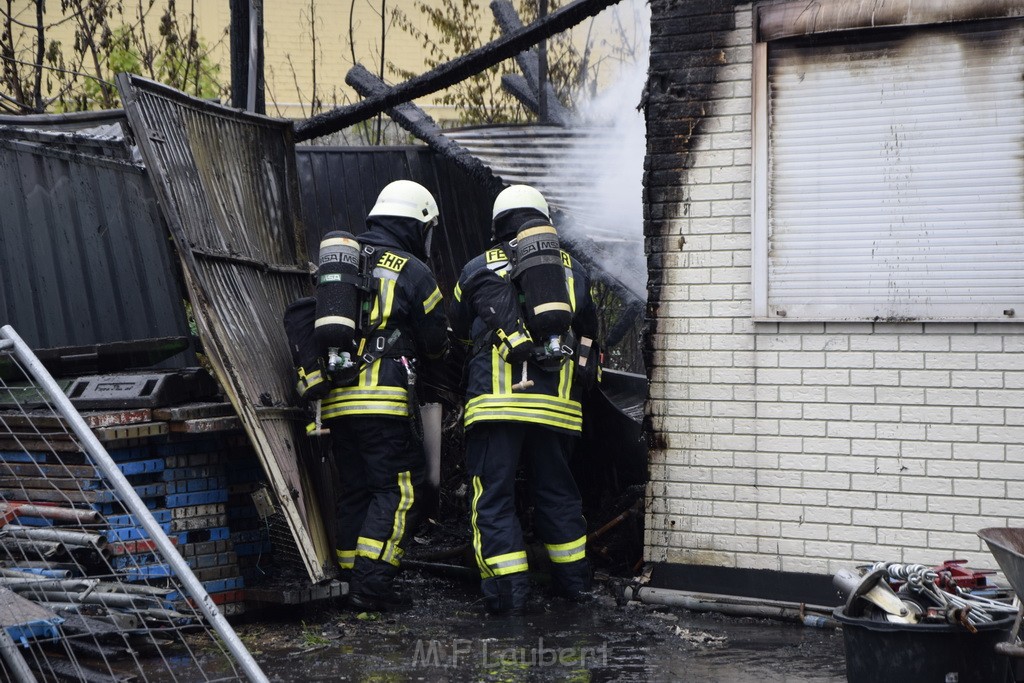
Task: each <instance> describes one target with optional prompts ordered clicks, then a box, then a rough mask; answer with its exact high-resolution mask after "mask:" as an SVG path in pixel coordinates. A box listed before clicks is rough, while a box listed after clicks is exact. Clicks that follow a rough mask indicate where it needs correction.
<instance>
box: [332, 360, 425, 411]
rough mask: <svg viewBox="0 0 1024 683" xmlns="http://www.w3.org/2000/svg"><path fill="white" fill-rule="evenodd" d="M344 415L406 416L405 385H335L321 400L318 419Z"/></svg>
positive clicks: (406, 399)
mask: <svg viewBox="0 0 1024 683" xmlns="http://www.w3.org/2000/svg"><path fill="white" fill-rule="evenodd" d="M373 365H377V363H374V364H373ZM345 415H386V416H388V417H408V415H409V404H408V395H407V391H406V389H405V387H390V386H354V387H337V388H336V389H333V390H332V391H331V393H330V394H329V395H328V396H327V398H325V399H323V401H321V403H320V419H322V420H330V419H333V418H336V417H342V416H345Z"/></svg>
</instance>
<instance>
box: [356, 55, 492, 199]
mask: <svg viewBox="0 0 1024 683" xmlns="http://www.w3.org/2000/svg"><path fill="white" fill-rule="evenodd" d="M345 82H346V83H348V84H349V85H350V86H352V87H353V88H355V91H356V92H358V93H359V94H360V95H362V96H363V97H366V98H370V97H379V96H381V95H384V94H385V93H386V92H387V91H388V90H390V86H388V85H387V84H386V83H385V82H384V81H382V80H380V79H379V78H378V77H377V76H376V75H375V74H372V73H370V71H369V70H368V69H366V68H365V67H363V66H362V65H361V64H356V65H355V66H354V67H352V68H351V69H349V71H348V73H347V74H346V75H345ZM387 115H388V116H390V117H391V120H392V121H394V122H395V123H397V124H398V125H400V126H401V127H402V128H404V129H406V130H407V131H409V132H410V133H412V134H413V135H415V136H416V137H417V138H419V139H420V140H423V141H424V142H425V143H427V145H428V146H429V147H430V148H431V149H433V150H435V151H437V152H438V153H440V154H443V155H444V156H445V157H447V158H448V159H450V160H451V161H452V162H453V163H454V164H455V165H456V166H458V167H459V168H461V169H462V170H463V171H465V172H466V173H467V174H469V176H470V177H471V178H472V179H473V180H475V181H476V182H478V183H480V185H481V186H483V187H484V188H486V190H487V191H488V192H489V193H490V195H491V197H494V196H496V195H497V194H498V193H499V192H501V191H502V189H504V187H505V183H504V182H502V180H501V179H500V178H498V177H497V176H495V175H494V173H492V172H491V169H490V168H488V167H487V166H485V165H484V164H483V162H481V161H480V160H479V159H477V158H476V157H475V156H473V155H472V154H470V153H469V150H467V149H466V148H465V147H463V146H462V145H460V144H459V143H457V142H455V141H454V140H452V139H451V138H448V137H445V135H444V133H443V132H442V130H441V127H440V126H438V125H437V123H436V122H435V121H434V119H432V118H430V115H429V114H427V113H426V112H425V111H423V110H422V109H420V108H419V107H417V106H416V105H415V104H412V103H410V102H406V103H403V104H398V105H395V106H393V107H390V108H388V109H387Z"/></svg>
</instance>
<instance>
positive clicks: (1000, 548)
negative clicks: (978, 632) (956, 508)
mask: <svg viewBox="0 0 1024 683" xmlns="http://www.w3.org/2000/svg"><path fill="white" fill-rule="evenodd" d="M978 536H980V537H981V538H982V540H983V541H985V543H987V544H988V549H989V550H990V551H991V552H992V555H993V557H995V558H996V562H997V563H999V568H1000V569H1002V570H1003V574H1005V575H1006V580H1007V581H1009V582H1010V587H1011V588H1013V592H1014V593H1016V594H1017V599H1018V602H1020V606H1019V607H1018V608H1017V620H1016V621H1014V622H1013V630H1012V631H1010V640H1008V641H1007V642H1005V643H998V644H996V652H998V653H999V654H1001V655H1005V656H1007V657H1020V658H1024V645H1021V644H1020V643H1019V642H1017V633H1018V632H1019V631H1020V623H1021V617H1022V616H1024V528H1016V527H1010V528H1000V527H989V528H987V529H982V530H981V531H979V532H978Z"/></svg>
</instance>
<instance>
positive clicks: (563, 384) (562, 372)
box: [558, 358, 576, 400]
mask: <svg viewBox="0 0 1024 683" xmlns="http://www.w3.org/2000/svg"><path fill="white" fill-rule="evenodd" d="M575 372H576V361H575V360H574V359H572V358H568V359H566V360H564V361H562V367H560V368H559V369H558V397H559V398H563V399H565V400H569V393H570V392H571V391H572V378H573V374H574V373H575Z"/></svg>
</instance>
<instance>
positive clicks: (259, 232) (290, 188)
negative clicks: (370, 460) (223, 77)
mask: <svg viewBox="0 0 1024 683" xmlns="http://www.w3.org/2000/svg"><path fill="white" fill-rule="evenodd" d="M118 87H119V88H120V91H121V99H122V101H123V102H124V103H125V110H126V112H127V114H128V120H129V122H130V124H131V129H132V133H133V135H134V138H135V141H136V142H137V144H138V145H139V149H140V151H141V152H142V156H143V158H144V159H145V162H146V168H147V170H148V171H149V173H150V177H151V180H152V183H153V186H154V188H155V190H156V193H157V199H158V201H159V203H160V207H161V210H162V211H163V214H164V218H165V220H166V221H167V224H168V226H169V227H170V229H171V233H172V234H173V235H174V239H175V243H176V245H177V247H178V251H179V254H180V256H181V259H182V266H183V271H184V275H185V281H186V283H187V285H188V289H189V294H190V298H191V300H192V308H193V312H194V314H195V318H196V323H197V326H198V328H199V334H200V338H201V340H202V342H203V346H204V353H205V354H206V356H207V357H208V358H209V360H210V362H211V365H212V366H213V368H214V371H215V372H216V374H217V378H218V379H219V380H220V382H221V384H222V385H223V386H224V388H225V390H226V391H227V392H228V394H229V396H230V398H231V402H232V403H233V404H234V406H235V409H236V411H237V412H238V414H239V416H240V417H241V419H242V422H243V424H244V425H245V428H246V431H247V433H248V435H249V438H250V440H251V441H252V443H253V446H254V448H255V450H256V452H257V454H258V455H259V457H260V461H261V462H262V464H263V467H264V470H265V471H266V473H267V476H268V479H269V480H270V483H271V485H272V487H273V490H274V494H275V495H276V497H277V501H278V503H279V505H280V506H281V508H282V511H283V512H284V514H285V517H286V519H287V520H288V524H289V527H290V528H291V531H292V534H293V536H294V538H295V542H296V545H297V546H298V548H299V551H300V553H301V554H302V558H303V561H304V563H305V568H306V571H307V572H308V574H309V576H310V578H311V579H312V580H314V581H320V580H323V579H325V578H328V577H329V575H330V574H331V573H333V572H334V564H333V561H332V555H333V549H332V548H331V547H330V542H329V540H328V533H327V530H326V528H325V523H324V520H325V516H324V515H323V514H321V511H320V508H319V505H318V498H320V497H322V496H318V491H317V488H316V487H317V486H319V485H320V483H321V482H322V479H323V478H322V477H316V476H311V473H312V472H315V468H316V467H317V465H316V461H317V460H318V459H317V458H315V457H314V456H313V455H312V453H311V446H310V444H309V440H308V439H306V438H303V437H298V435H299V434H300V433H301V430H300V429H299V427H300V425H299V424H298V422H297V420H298V418H300V415H298V411H295V410H292V409H289V408H288V407H287V406H288V405H289V404H290V403H291V400H290V399H291V397H292V392H293V391H294V388H293V386H292V383H291V380H290V378H291V376H292V372H291V358H290V355H289V350H288V343H287V340H286V338H285V333H284V328H283V325H282V322H281V320H282V315H283V313H284V309H285V306H286V305H287V304H288V303H290V302H291V301H294V300H295V299H298V298H299V297H301V296H306V295H308V294H309V293H310V291H311V279H310V275H309V268H308V263H307V260H306V248H305V240H304V236H303V228H302V225H301V221H300V220H299V218H298V213H299V206H298V189H297V181H296V173H295V152H294V145H293V142H292V137H291V135H292V127H291V124H290V123H289V122H286V121H279V120H275V119H269V118H266V117H261V116H254V115H250V114H245V113H243V112H239V111H237V110H233V109H229V108H226V107H221V106H218V105H214V104H211V103H209V102H205V101H202V100H197V99H194V98H190V97H188V96H186V95H184V94H183V93H180V92H178V91H176V90H173V89H171V88H168V87H166V86H161V85H159V84H157V83H154V82H152V81H148V80H146V79H142V78H138V77H135V76H129V75H127V74H122V75H121V76H119V77H118Z"/></svg>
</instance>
